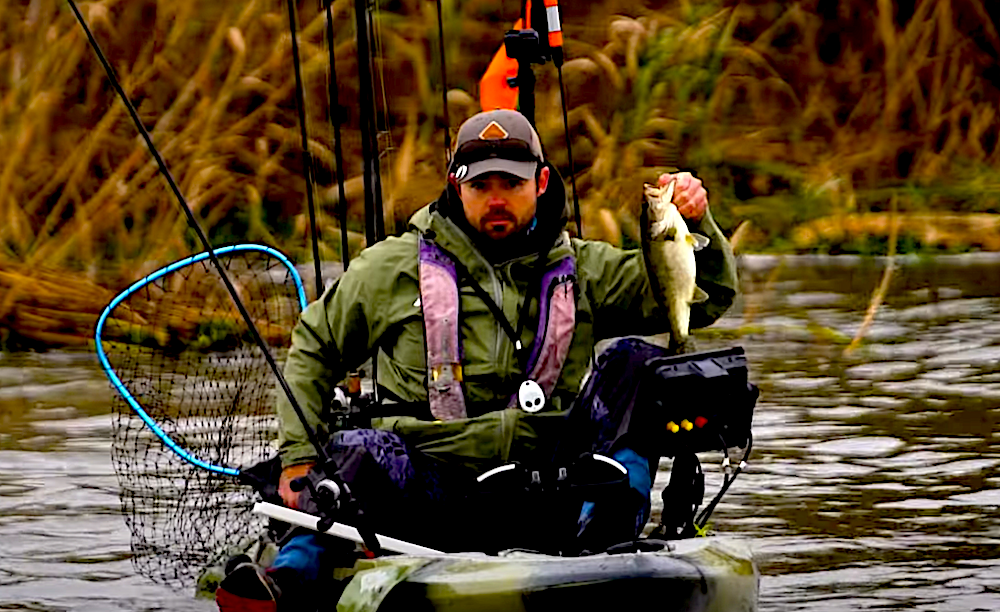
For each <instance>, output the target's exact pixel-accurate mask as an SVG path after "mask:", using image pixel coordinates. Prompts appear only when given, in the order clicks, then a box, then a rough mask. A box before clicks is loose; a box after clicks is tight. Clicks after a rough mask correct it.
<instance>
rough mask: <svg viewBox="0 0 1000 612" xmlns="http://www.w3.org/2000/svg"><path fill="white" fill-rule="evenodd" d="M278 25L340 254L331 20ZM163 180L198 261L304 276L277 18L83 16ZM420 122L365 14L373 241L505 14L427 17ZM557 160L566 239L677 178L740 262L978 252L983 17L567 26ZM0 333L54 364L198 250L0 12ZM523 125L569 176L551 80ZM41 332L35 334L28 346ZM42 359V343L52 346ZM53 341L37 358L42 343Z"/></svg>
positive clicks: (147, 162)
mask: <svg viewBox="0 0 1000 612" xmlns="http://www.w3.org/2000/svg"><path fill="white" fill-rule="evenodd" d="M318 4H319V3H317V2H300V3H299V33H300V46H301V50H302V54H303V70H304V75H305V80H306V97H307V106H306V113H307V116H308V128H309V133H310V135H311V142H310V152H311V153H312V155H313V158H314V160H315V161H316V164H317V166H318V167H317V171H316V176H317V182H318V185H317V195H318V202H319V205H320V208H321V210H320V213H321V214H320V227H321V232H322V236H323V240H322V245H321V247H322V248H321V254H322V256H323V257H324V258H325V259H333V260H336V259H340V257H341V254H340V240H339V227H338V226H337V224H336V221H335V219H336V217H335V213H336V210H337V206H338V201H337V200H338V189H337V185H336V168H335V163H334V155H333V153H332V136H331V132H332V130H331V128H330V124H329V118H330V116H331V115H332V116H333V117H334V118H336V119H337V120H339V121H341V123H342V127H343V135H344V156H345V162H344V168H343V170H344V172H345V174H346V176H347V179H346V182H345V185H344V186H345V191H346V198H347V202H346V205H347V208H348V213H349V221H348V229H349V230H350V231H351V241H350V245H351V249H352V250H355V251H357V250H359V249H361V248H363V245H364V240H363V237H362V234H363V227H364V220H363V179H362V159H361V145H360V142H361V141H360V134H359V132H358V129H357V126H358V125H359V110H358V104H357V103H356V101H357V100H358V99H359V86H358V79H357V67H358V58H357V54H356V45H355V42H354V41H355V33H354V23H355V21H354V13H353V6H354V3H353V2H348V1H347V0H337V1H336V2H334V4H333V11H334V23H335V31H336V48H335V52H336V59H337V66H336V67H337V73H338V80H337V83H336V85H337V89H338V92H339V93H338V95H339V100H340V106H339V107H334V106H333V105H332V104H331V102H330V101H329V100H328V95H327V91H328V88H327V78H328V76H327V75H328V59H327V58H328V56H327V50H326V43H325V40H324V27H325V21H324V15H323V14H322V13H321V12H319V10H318V6H317V5H318ZM81 8H82V10H83V11H84V14H85V17H86V19H87V21H88V23H89V24H90V25H91V26H92V27H93V28H94V30H95V34H96V36H97V38H98V40H100V42H101V44H102V45H103V46H104V48H105V51H106V53H107V54H108V55H109V57H110V58H111V61H112V63H113V65H114V67H115V70H116V72H117V74H118V76H119V77H120V78H121V79H122V81H123V83H124V86H125V89H126V90H127V91H128V92H129V95H130V98H131V100H132V101H133V103H134V104H135V105H136V106H137V108H138V109H139V113H140V115H141V117H142V119H143V121H144V122H145V124H146V127H147V128H149V129H150V131H151V132H152V134H153V137H154V140H155V141H156V143H157V146H158V147H159V149H160V151H161V152H162V154H163V156H164V157H165V159H166V160H167V163H168V164H169V165H170V168H171V172H172V174H173V176H174V177H176V179H177V180H178V183H179V185H180V187H181V189H182V191H183V192H184V194H185V195H186V197H187V198H188V200H189V202H190V203H191V205H192V206H193V207H194V209H195V211H196V214H197V215H198V217H199V218H200V220H201V222H202V223H203V225H204V227H206V228H207V229H208V232H209V234H210V237H211V239H212V240H213V242H214V243H216V244H222V243H227V242H233V241H260V242H265V243H268V244H271V245H274V246H276V247H278V248H280V249H282V250H284V251H286V252H288V253H289V254H290V255H291V256H292V257H293V259H295V260H298V261H304V260H306V259H308V258H309V257H310V255H309V252H308V250H307V247H308V239H307V223H306V215H305V211H304V203H305V195H304V191H305V184H304V181H303V179H302V175H303V173H302V167H301V151H300V140H299V135H298V121H299V119H298V116H297V113H296V112H295V102H294V89H293V88H294V73H293V69H292V65H291V52H290V39H289V35H288V25H287V13H286V9H285V5H284V3H283V2H281V1H279V0H241V1H240V2H236V3H231V2H227V3H208V2H196V1H195V0H177V1H175V2H156V1H154V0H128V1H126V0H104V1H101V2H86V3H82V4H81ZM443 8H444V16H445V19H444V22H445V23H444V28H445V47H446V50H447V57H446V58H445V60H446V63H447V74H448V83H447V86H448V87H449V89H450V91H449V93H448V99H449V109H448V111H449V114H448V118H449V124H450V125H447V126H446V125H445V123H444V113H443V107H442V102H441V91H442V87H443V84H442V83H441V79H440V71H439V62H440V61H441V58H440V57H438V53H437V48H438V47H437V42H438V40H437V36H438V33H437V14H436V8H435V4H434V3H433V2H431V1H430V0H394V1H392V2H383V3H380V4H379V8H378V10H377V11H376V13H375V15H374V17H373V23H374V29H375V33H376V40H375V43H376V44H375V45H374V53H375V60H374V65H375V68H376V71H375V74H376V80H377V83H376V97H377V99H378V107H379V119H378V125H379V128H380V133H379V143H380V148H381V150H382V152H383V154H382V157H381V170H382V173H383V177H384V198H385V213H386V219H387V225H388V228H389V230H390V231H393V230H394V229H396V228H399V227H402V226H404V225H405V220H406V218H407V217H408V216H409V215H410V214H411V213H412V212H413V211H414V210H415V209H417V208H418V207H419V206H422V205H423V204H425V203H426V202H427V201H429V200H430V199H432V198H433V197H434V196H435V195H436V194H437V193H438V192H439V190H440V189H441V187H442V184H443V183H442V178H443V177H442V175H443V169H444V159H445V153H444V151H443V142H444V133H445V129H446V128H447V129H451V130H452V131H453V132H454V130H455V129H456V128H457V126H458V124H459V123H460V122H461V121H462V120H463V119H464V118H465V117H467V116H469V115H471V114H472V113H474V112H475V111H476V110H478V109H477V103H476V101H475V95H476V92H477V86H478V85H477V84H478V79H479V76H480V75H481V74H482V73H483V71H484V70H485V67H486V65H487V64H488V62H489V61H490V59H491V58H492V55H493V53H494V52H495V51H496V49H497V48H498V46H499V44H500V41H501V38H502V33H503V31H504V30H505V29H506V28H508V27H509V26H510V24H511V23H512V22H513V20H514V19H515V18H516V17H517V13H518V11H519V10H520V2H502V1H497V0H491V1H487V0H468V1H463V2H457V1H455V0H445V1H444V2H443ZM562 11H563V22H564V33H565V36H566V55H567V58H569V59H568V61H567V63H566V65H565V66H564V69H563V72H564V78H565V88H566V95H567V103H568V106H569V109H570V113H569V123H570V138H571V139H572V145H573V153H574V157H575V161H576V166H577V167H576V170H577V173H576V178H577V185H578V187H579V190H580V196H581V204H582V211H583V212H582V215H583V231H584V234H585V235H586V236H587V237H590V238H600V239H604V240H608V241H610V242H613V243H617V244H624V245H629V244H635V240H636V237H637V235H638V228H637V221H636V219H637V218H638V204H639V196H638V195H637V194H638V191H637V189H638V188H637V183H639V182H641V181H642V180H649V179H652V178H653V177H655V176H656V174H657V173H658V172H661V171H663V170H665V169H668V168H672V167H682V168H690V169H693V170H694V171H695V172H696V173H697V174H698V175H699V176H700V177H702V178H703V180H704V181H705V184H706V185H707V186H708V188H709V189H710V192H711V197H712V206H713V210H714V211H715V214H716V217H717V218H718V219H719V221H720V222H721V224H722V225H723V226H724V227H725V228H726V229H727V230H729V231H734V230H735V229H736V228H737V226H738V225H739V224H743V226H742V228H741V230H740V239H739V242H740V248H741V249H742V250H744V251H748V250H768V251H779V252H817V251H821V252H861V253H883V254H884V253H886V252H887V251H888V249H889V243H890V235H891V234H892V231H891V228H892V227H896V225H897V223H896V222H890V220H889V219H890V213H889V212H888V208H889V202H890V201H891V200H892V199H893V198H894V197H895V198H896V199H897V201H898V212H897V215H896V217H893V218H898V238H895V237H894V238H893V239H892V240H891V242H892V244H893V245H895V248H896V250H897V251H898V252H901V253H902V252H906V251H908V250H914V249H916V250H924V251H926V250H930V251H937V250H943V251H948V252H952V251H962V250H969V249H983V250H997V249H1000V222H998V221H997V219H998V218H1000V215H998V214H997V213H998V201H1000V153H998V151H997V149H998V146H997V145H998V140H1000V118H998V115H997V110H996V109H997V108H998V106H1000V105H998V102H1000V90H998V88H997V85H995V83H1000V78H998V76H1000V75H998V72H1000V69H998V68H997V66H998V65H1000V62H998V58H1000V37H998V35H997V24H998V23H1000V19H997V17H998V15H997V9H995V8H993V7H992V6H990V3H989V2H988V1H987V0H877V1H875V2H872V1H870V0H839V1H833V0H803V1H801V2H797V3H787V2H779V1H768V0H755V1H754V2H740V1H737V0H706V1H703V2H697V1H692V0H666V1H664V0H647V1H646V2H624V1H622V0H604V1H602V2H582V3H565V6H563V7H562ZM0 15H2V17H3V20H2V23H3V25H2V26H0V330H3V338H5V339H6V341H7V342H14V340H12V338H13V339H16V338H29V339H35V340H36V341H38V342H43V343H45V344H53V343H55V344H60V343H65V341H66V340H67V338H68V337H70V336H79V335H80V334H79V333H78V332H79V330H81V329H82V330H83V331H86V330H87V329H88V328H89V327H90V326H91V325H92V323H86V324H85V321H93V320H94V319H95V318H96V315H97V313H98V311H99V309H100V308H101V307H102V306H103V305H104V304H105V303H106V302H107V300H108V299H109V297H110V295H111V294H112V293H113V291H110V290H109V289H108V288H113V289H115V290H117V289H118V288H121V287H124V286H126V285H127V284H128V283H130V282H132V281H133V280H135V279H136V278H138V277H140V276H141V275H143V274H145V273H148V272H150V271H152V270H154V269H156V268H158V267H160V266H162V265H163V264H164V263H166V262H168V261H171V260H174V259H177V258H180V257H183V256H186V255H189V254H191V253H192V252H194V251H197V250H200V248H199V247H198V246H197V245H196V243H195V241H194V240H193V236H192V234H191V233H190V231H189V230H188V229H187V228H186V224H185V220H184V217H183V215H182V213H181V211H180V209H179V207H178V206H177V203H176V202H175V201H174V199H173V197H172V195H171V194H170V192H169V190H168V188H167V186H166V184H165V182H164V180H163V179H162V178H161V177H160V176H159V174H158V171H157V168H156V166H155V164H154V163H153V162H152V160H151V158H150V156H149V153H148V152H147V151H146V149H145V146H144V145H143V144H142V143H141V142H140V141H139V139H138V138H137V135H136V132H135V129H134V127H133V126H132V125H131V123H130V121H129V119H128V117H127V115H126V113H125V112H124V109H123V107H122V105H121V104H120V103H119V102H118V101H117V100H115V98H114V95H113V91H112V90H111V89H110V87H109V84H108V80H107V77H106V76H105V75H104V72H103V70H102V69H101V67H100V65H99V63H98V62H97V60H96V58H95V57H94V54H93V52H92V51H91V49H90V48H89V46H88V44H87V41H86V39H85V37H84V35H83V32H82V30H81V29H80V27H79V26H78V24H77V23H76V22H75V20H74V18H73V16H72V14H71V13H70V11H69V10H68V8H67V6H66V5H65V3H64V2H63V1H62V0H22V1H21V2H13V3H5V4H4V5H3V7H2V8H0ZM536 72H537V74H538V77H539V84H538V121H539V131H540V132H541V134H542V140H543V142H544V143H545V144H546V147H547V151H548V152H549V154H550V156H551V159H552V160H553V161H554V162H555V163H556V164H557V166H559V167H560V169H561V170H562V171H563V174H564V175H566V176H568V173H569V164H568V158H567V156H566V150H565V149H566V147H565V145H566V135H565V133H564V128H563V124H562V118H561V111H560V98H559V93H558V81H557V80H556V78H555V72H554V71H553V70H552V69H551V67H548V66H547V67H543V68H539V69H537V71H536ZM51 334H61V336H58V337H56V336H52V335H51ZM64 336H65V337H64ZM60 338H61V339H60Z"/></svg>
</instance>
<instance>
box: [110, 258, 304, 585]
mask: <svg viewBox="0 0 1000 612" xmlns="http://www.w3.org/2000/svg"><path fill="white" fill-rule="evenodd" d="M265 248H266V247H256V246H255V245H240V246H238V247H229V249H231V250H229V251H227V252H225V253H221V254H220V255H219V259H220V261H221V262H222V264H223V266H224V267H225V268H226V270H227V274H228V276H229V278H230V279H231V281H232V283H233V285H234V286H235V287H236V289H237V292H238V293H239V295H240V299H241V300H242V302H243V304H244V305H245V306H246V308H247V310H248V311H249V313H250V316H251V318H252V320H253V321H254V323H255V325H256V326H257V329H258V330H259V332H260V334H261V336H262V337H263V338H264V340H265V341H266V342H267V344H268V345H269V346H270V350H271V353H272V355H274V357H275V358H276V360H277V361H278V363H279V364H281V363H283V358H284V355H285V352H286V350H287V345H288V341H289V336H290V333H291V330H292V327H293V326H294V324H295V322H296V321H297V319H298V315H299V313H300V312H301V309H302V307H303V305H304V294H303V293H302V288H301V287H302V285H301V280H300V279H299V278H298V274H297V273H296V272H295V270H294V268H292V267H291V265H290V263H288V262H287V260H285V259H284V257H283V256H281V255H280V253H277V251H272V250H270V249H267V250H258V249H265ZM198 257H201V259H200V260H199V259H198ZM157 274H159V275H160V276H159V277H158V278H155V279H151V278H150V277H147V279H144V281H140V282H139V283H136V284H135V285H133V286H132V287H131V288H130V289H129V290H128V291H126V292H125V293H123V294H122V295H120V296H119V297H118V298H116V300H120V301H118V302H117V303H115V302H112V305H111V306H110V307H109V310H108V311H107V312H106V316H105V317H103V318H102V320H101V324H99V328H98V336H99V346H100V347H101V348H102V349H103V351H104V353H105V355H106V357H107V363H106V369H107V370H110V371H111V372H113V375H112V373H109V378H111V379H112V382H113V383H114V375H117V377H118V378H119V379H120V381H121V384H120V387H119V388H117V389H116V390H118V391H119V394H118V396H117V397H116V399H115V402H114V409H115V411H114V419H113V443H112V459H113V463H114V467H115V472H116V474H117V476H118V482H119V485H120V487H121V509H122V514H123V515H124V517H125V522H126V524H127V525H128V527H129V529H130V530H131V532H132V539H131V544H132V552H133V557H132V561H133V565H134V566H135V568H136V570H137V571H138V572H139V573H140V574H142V575H145V576H147V577H149V578H151V579H152V580H154V581H156V582H160V583H164V584H169V585H172V586H188V585H190V584H192V583H193V581H194V579H195V578H196V577H197V576H198V575H199V573H200V572H201V570H202V569H203V568H205V567H207V566H209V565H211V564H214V563H217V562H218V561H219V560H220V558H223V557H224V556H227V555H228V554H230V553H232V552H233V551H234V550H235V549H236V548H238V547H241V546H245V545H246V544H247V543H248V542H250V541H252V540H253V539H254V538H256V537H257V535H258V534H260V533H261V532H262V531H263V527H264V520H262V519H261V518H260V517H259V516H257V515H254V514H252V513H251V508H252V506H253V502H254V501H255V496H256V494H255V493H254V491H253V489H252V488H250V487H248V486H244V485H241V484H239V482H238V480H237V478H235V477H233V476H231V475H226V474H223V473H218V472H214V471H211V470H209V469H204V468H203V467H196V466H195V465H193V464H192V463H191V462H189V461H188V460H185V459H183V458H182V457H181V455H179V454H178V453H177V452H175V451H174V450H172V449H171V447H170V444H171V442H172V443H173V444H176V446H177V447H178V448H179V449H182V451H183V452H186V453H189V454H190V456H193V457H196V458H197V459H198V460H200V461H202V462H204V463H206V464H211V465H213V466H225V467H226V468H228V469H230V471H235V470H233V469H232V468H235V469H236V470H240V469H243V468H249V467H251V466H253V465H254V464H256V463H258V462H261V461H264V460H266V459H268V458H270V457H272V456H273V455H274V454H275V451H276V446H275V438H276V420H275V416H274V391H273V389H274V387H275V384H274V383H275V380H274V375H273V373H272V372H271V369H270V367H269V366H268V365H267V363H266V361H265V359H264V354H263V352H262V351H261V349H260V348H259V347H258V346H257V345H256V344H255V343H254V341H253V339H252V336H251V335H250V333H249V330H248V326H247V325H246V324H245V322H244V320H243V318H242V317H241V315H240V314H239V311H238V310H237V309H236V307H235V305H234V304H233V301H232V298H231V297H230V296H229V293H228V292H227V291H226V288H225V286H224V285H223V283H222V280H221V277H220V276H219V274H218V272H217V271H216V270H215V268H214V266H213V265H212V264H211V262H210V261H209V260H208V259H207V258H206V257H204V255H202V256H196V257H194V258H189V259H188V260H184V261H181V262H178V263H177V264H174V265H173V266H168V267H167V268H164V269H163V270H160V271H159V272H157V273H154V275H151V277H152V276H155V275H157ZM99 354H100V351H99ZM130 395H131V398H132V399H131V400H130V399H129V396H130ZM143 411H144V412H145V413H146V414H147V415H148V418H149V420H150V421H151V422H152V423H153V424H154V425H155V427H158V428H159V429H161V430H162V431H161V432H159V433H160V434H161V435H158V434H157V432H155V431H154V428H153V427H150V426H149V425H148V424H147V423H146V422H144V421H143V419H142V418H140V413H141V412H143Z"/></svg>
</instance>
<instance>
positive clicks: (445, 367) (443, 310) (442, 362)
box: [419, 235, 466, 421]
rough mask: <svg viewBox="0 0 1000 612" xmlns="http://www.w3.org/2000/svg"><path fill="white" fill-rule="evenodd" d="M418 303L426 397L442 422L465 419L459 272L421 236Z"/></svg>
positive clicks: (435, 414)
mask: <svg viewBox="0 0 1000 612" xmlns="http://www.w3.org/2000/svg"><path fill="white" fill-rule="evenodd" d="M419 265H420V305H421V308H422V309H423V311H424V338H425V340H426V344H427V399H428V401H429V402H430V408H431V414H433V415H434V418H436V419H439V420H442V421H451V420H454V419H464V418H465V417H466V411H465V395H464V394H463V393H462V345H461V343H460V342H459V339H458V275H457V274H456V272H455V264H454V263H453V262H452V261H451V259H449V258H448V256H447V255H445V254H444V252H442V251H441V249H439V248H438V247H437V245H436V244H434V243H433V242H431V241H429V240H425V239H424V237H423V235H421V236H420V254H419Z"/></svg>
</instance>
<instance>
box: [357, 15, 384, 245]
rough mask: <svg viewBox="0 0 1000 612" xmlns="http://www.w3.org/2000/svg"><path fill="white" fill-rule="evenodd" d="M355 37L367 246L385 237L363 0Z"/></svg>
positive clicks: (368, 25)
mask: <svg viewBox="0 0 1000 612" xmlns="http://www.w3.org/2000/svg"><path fill="white" fill-rule="evenodd" d="M354 15H355V20H356V23H357V30H358V31H357V36H358V84H359V85H360V92H359V93H360V97H361V100H360V102H361V154H362V156H363V157H364V163H365V173H364V180H365V221H366V223H365V226H366V227H365V235H366V238H367V240H368V246H371V245H373V244H375V243H376V242H378V241H379V240H381V239H382V238H383V237H384V236H385V222H384V221H383V218H382V181H381V177H380V174H379V166H378V164H379V158H378V138H377V136H378V128H377V126H376V124H375V83H374V80H373V79H372V56H371V47H370V44H369V43H370V40H371V16H370V14H369V12H368V3H367V2H366V0H355V2H354Z"/></svg>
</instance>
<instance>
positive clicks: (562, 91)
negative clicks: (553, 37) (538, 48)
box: [556, 62, 583, 238]
mask: <svg viewBox="0 0 1000 612" xmlns="http://www.w3.org/2000/svg"><path fill="white" fill-rule="evenodd" d="M556 72H558V73H559V98H560V99H561V100H562V114H563V128H564V129H565V130H566V155H567V156H568V157H569V180H570V183H571V184H572V185H573V214H574V215H576V237H577V238H583V219H581V218H580V198H579V196H577V194H576V166H575V165H574V164H573V141H572V137H571V136H570V133H569V112H568V111H567V110H566V87H565V86H564V85H563V73H562V62H557V63H556Z"/></svg>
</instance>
